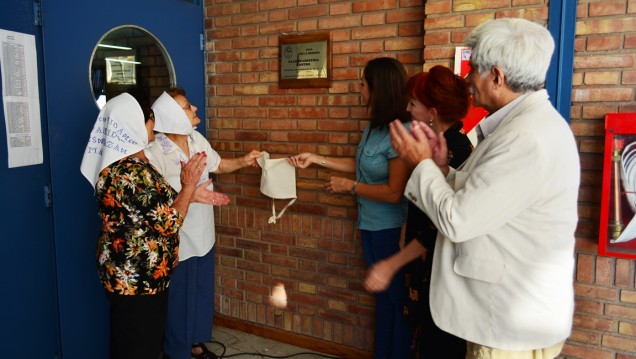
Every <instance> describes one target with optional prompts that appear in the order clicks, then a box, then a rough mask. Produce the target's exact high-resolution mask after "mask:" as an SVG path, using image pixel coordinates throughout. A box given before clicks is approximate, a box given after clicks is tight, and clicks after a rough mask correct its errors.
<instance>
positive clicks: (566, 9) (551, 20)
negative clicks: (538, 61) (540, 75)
mask: <svg viewBox="0 0 636 359" xmlns="http://www.w3.org/2000/svg"><path fill="white" fill-rule="evenodd" d="M575 28H576V1H567V0H566V1H550V9H549V14H548V30H550V33H551V34H552V37H553V38H554V43H555V49H554V55H553V56H552V61H551V62H550V69H549V70H548V74H547V77H546V82H545V88H546V90H547V91H548V95H549V96H550V101H552V105H553V106H554V107H555V108H556V109H557V111H559V113H560V114H561V116H563V118H565V119H566V120H567V121H568V122H570V111H571V108H572V72H573V70H574V33H575Z"/></svg>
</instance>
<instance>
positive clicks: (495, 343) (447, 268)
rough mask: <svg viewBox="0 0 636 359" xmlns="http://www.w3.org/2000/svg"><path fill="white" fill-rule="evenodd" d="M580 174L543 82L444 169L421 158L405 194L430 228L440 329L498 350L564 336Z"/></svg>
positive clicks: (433, 308) (566, 132)
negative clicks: (466, 155)
mask: <svg viewBox="0 0 636 359" xmlns="http://www.w3.org/2000/svg"><path fill="white" fill-rule="evenodd" d="M579 180H580V164H579V156H578V151H577V147H576V143H575V140H574V137H573V135H572V132H571V130H570V128H569V126H568V124H567V122H566V121H565V120H564V119H563V118H562V117H561V116H560V115H559V113H558V112H557V111H556V110H555V109H554V108H553V107H552V105H551V104H550V102H549V100H548V96H547V93H546V92H545V90H541V91H537V92H534V93H531V94H529V95H528V96H527V97H526V98H524V99H523V100H522V101H521V102H519V103H518V104H517V106H515V107H514V108H513V109H512V110H511V111H510V112H509V113H508V114H507V115H506V116H505V117H504V118H503V119H502V121H501V122H500V123H499V125H498V126H497V128H496V129H495V130H494V131H493V132H492V133H491V134H490V135H489V136H488V137H486V138H485V140H483V141H482V142H480V143H479V144H478V145H477V147H476V148H475V150H474V151H473V153H472V154H471V156H470V157H469V158H468V159H467V160H466V162H465V163H464V164H463V165H462V166H460V168H458V170H457V171H451V173H449V175H448V176H447V178H444V176H443V175H442V173H441V172H440V171H439V170H438V169H437V167H436V165H435V164H434V162H433V161H432V160H430V159H429V160H425V161H422V162H421V163H420V164H419V165H418V166H417V167H416V168H415V170H414V171H413V174H412V175H411V178H410V179H409V181H408V184H407V187H406V189H405V194H406V196H407V197H408V198H409V199H410V200H411V201H412V202H413V203H415V204H416V205H417V206H418V207H419V208H421V209H422V210H423V211H424V212H425V213H426V214H427V215H428V216H429V217H430V218H431V220H432V221H433V223H435V225H436V226H437V228H438V229H439V233H438V236H437V241H436V246H435V255H434V260H433V273H432V279H431V291H430V306H431V312H432V315H433V319H434V320H435V323H436V324H437V325H438V326H439V327H440V328H441V329H442V330H445V331H447V332H449V333H452V334H454V335H456V336H459V337H461V338H464V339H466V340H468V341H470V342H473V343H477V344H481V345H486V346H489V347H493V348H498V349H504V350H529V349H538V348H544V347H549V346H551V345H554V344H556V343H558V342H560V341H563V340H565V339H566V338H567V337H568V336H569V334H570V330H571V326H572V316H573V310H574V293H573V273H574V241H575V240H574V231H575V229H576V224H577V197H578V189H579Z"/></svg>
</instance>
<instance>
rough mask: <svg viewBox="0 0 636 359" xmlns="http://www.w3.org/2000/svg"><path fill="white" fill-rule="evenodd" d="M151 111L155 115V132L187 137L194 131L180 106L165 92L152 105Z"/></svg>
mask: <svg viewBox="0 0 636 359" xmlns="http://www.w3.org/2000/svg"><path fill="white" fill-rule="evenodd" d="M152 111H153V112H154V113H155V131H158V132H163V133H172V134H175V135H189V134H191V133H192V131H194V127H192V123H191V122H190V120H189V119H188V116H187V115H186V114H185V112H184V111H183V109H182V108H181V106H179V104H178V103H177V101H175V100H174V99H173V98H172V96H170V95H168V93H166V92H165V91H164V93H162V94H161V96H159V98H158V99H157V100H156V101H155V103H153V104H152Z"/></svg>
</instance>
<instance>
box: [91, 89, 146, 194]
mask: <svg viewBox="0 0 636 359" xmlns="http://www.w3.org/2000/svg"><path fill="white" fill-rule="evenodd" d="M144 120H145V119H144V113H143V111H142V110H141V106H139V103H137V100H135V98H134V97H132V96H131V95H130V94H128V93H122V94H121V95H118V96H116V97H113V98H112V99H110V100H108V102H106V104H105V105H104V107H103V108H102V110H101V111H100V113H99V116H97V121H95V125H94V126H93V131H91V135H90V137H89V138H88V145H86V150H84V158H82V164H81V166H80V170H81V171H82V174H83V175H84V177H86V179H87V180H88V182H90V183H91V185H93V188H94V187H95V183H97V178H98V177H99V173H100V172H101V171H102V170H103V169H104V168H106V167H108V166H110V165H111V164H112V163H115V162H117V161H119V160H120V159H122V158H124V157H127V156H130V155H132V154H135V153H137V152H139V151H141V150H143V149H144V148H147V147H148V130H147V129H146V125H145V121H144Z"/></svg>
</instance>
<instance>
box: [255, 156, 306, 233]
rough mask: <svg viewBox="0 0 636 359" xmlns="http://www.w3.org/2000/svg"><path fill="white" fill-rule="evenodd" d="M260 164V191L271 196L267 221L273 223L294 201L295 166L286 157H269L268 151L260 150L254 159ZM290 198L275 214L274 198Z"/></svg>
mask: <svg viewBox="0 0 636 359" xmlns="http://www.w3.org/2000/svg"><path fill="white" fill-rule="evenodd" d="M256 161H257V162H258V165H259V166H261V169H262V171H261V193H263V194H264V195H266V196H267V197H271V198H272V216H271V217H269V220H268V221H267V223H269V224H274V223H276V220H278V219H280V217H282V216H283V213H285V210H287V208H289V206H291V205H292V204H294V202H296V168H295V167H294V166H292V165H291V164H290V163H289V162H287V159H286V158H276V159H271V158H269V153H267V152H262V155H261V157H260V158H258V159H256ZM288 198H292V200H291V201H289V203H287V205H286V206H285V208H283V210H282V211H280V213H278V215H277V214H276V205H275V199H288Z"/></svg>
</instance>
